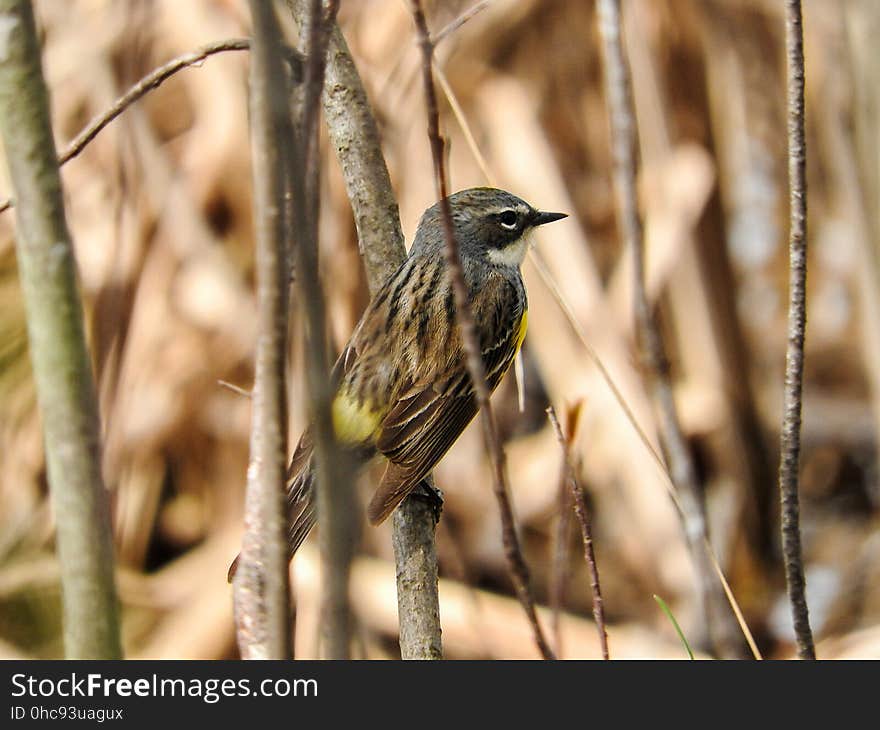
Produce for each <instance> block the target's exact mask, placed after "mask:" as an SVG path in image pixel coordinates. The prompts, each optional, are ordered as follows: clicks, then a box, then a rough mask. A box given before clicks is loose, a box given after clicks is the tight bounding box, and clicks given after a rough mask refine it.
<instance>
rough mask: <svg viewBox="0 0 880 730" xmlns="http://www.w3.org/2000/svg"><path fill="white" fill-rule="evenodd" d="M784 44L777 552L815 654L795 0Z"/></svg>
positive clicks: (788, 10)
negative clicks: (785, 290)
mask: <svg viewBox="0 0 880 730" xmlns="http://www.w3.org/2000/svg"><path fill="white" fill-rule="evenodd" d="M785 49H786V56H787V59H788V177H789V181H788V184H789V190H790V194H789V205H790V215H791V220H790V231H789V236H790V238H789V266H790V269H789V304H788V348H787V351H786V353H785V396H784V405H783V417H782V434H781V439H780V451H781V456H780V462H779V497H780V500H781V504H782V515H781V521H782V553H783V560H784V562H785V581H786V585H787V587H788V597H789V601H790V602H791V614H792V620H793V622H794V632H795V638H796V640H797V647H798V656H799V657H800V658H801V659H815V658H816V650H815V648H814V646H813V634H812V631H811V630H810V617H809V612H808V610H807V599H806V595H805V587H806V584H805V580H804V566H803V559H802V557H801V533H800V521H799V506H798V463H799V459H800V448H801V441H800V430H801V391H802V387H803V374H804V330H805V328H806V319H807V315H806V288H807V180H806V168H807V160H806V142H805V139H804V38H803V19H802V16H801V3H800V0H786V3H785Z"/></svg>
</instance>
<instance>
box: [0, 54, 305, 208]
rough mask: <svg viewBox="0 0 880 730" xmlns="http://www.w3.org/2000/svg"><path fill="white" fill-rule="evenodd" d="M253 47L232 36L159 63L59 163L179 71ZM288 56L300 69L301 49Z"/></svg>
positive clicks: (5, 203)
mask: <svg viewBox="0 0 880 730" xmlns="http://www.w3.org/2000/svg"><path fill="white" fill-rule="evenodd" d="M250 47H251V42H250V40H249V39H247V38H231V39H229V40H224V41H216V42H214V43H208V44H207V45H205V46H202V47H201V48H200V49H198V50H196V51H193V52H192V53H187V54H185V55H183V56H178V57H177V58H175V59H173V60H171V61H169V62H168V63H166V64H163V65H162V66H159V67H158V68H157V69H154V70H153V71H151V72H150V73H148V74H147V75H146V76H144V77H143V78H142V79H141V80H140V81H138V82H137V83H136V84H134V85H133V86H132V87H131V88H129V90H128V91H126V92H125V93H124V94H123V95H122V96H120V97H119V98H118V99H117V100H116V101H114V102H113V104H112V105H111V106H110V108H109V109H107V110H106V111H104V112H102V113H101V114H99V115H98V116H96V117H95V118H94V119H92V121H91V122H89V123H88V125H86V127H85V128H84V129H83V130H82V131H81V132H80V133H79V134H78V135H76V137H74V138H73V140H71V142H70V143H69V144H68V145H67V149H65V150H64V152H62V153H61V156H60V157H59V158H58V164H59V166H60V165H64V164H66V163H67V162H69V161H70V160H72V159H73V158H74V157H76V156H78V155H79V153H80V152H82V151H83V150H84V149H85V148H86V146H87V145H88V144H89V143H90V142H91V141H92V140H93V139H94V138H95V137H97V136H98V134H99V133H100V132H101V131H102V130H103V129H104V127H106V126H107V125H108V124H110V122H112V121H113V120H114V119H116V117H118V116H119V115H120V114H122V112H124V111H125V110H126V109H127V108H128V107H130V106H131V105H132V104H134V103H135V102H136V101H137V100H138V99H140V98H141V97H143V96H144V95H145V94H147V93H148V92H149V91H152V90H153V89H156V88H158V87H159V86H161V85H162V83H163V82H165V81H166V80H168V79H169V78H171V77H172V76H173V75H174V74H176V73H177V72H178V71H181V70H183V69H185V68H189V67H190V66H197V65H199V64H201V62H202V61H204V60H205V59H206V58H207V57H208V56H213V55H214V54H216V53H223V52H224V51H247V50H249V49H250ZM287 56H288V59H289V62H290V64H291V67H292V68H294V70H295V73H296V72H298V71H299V64H300V63H301V59H300V58H299V56H298V55H297V53H296V52H295V51H294V50H293V49H287ZM13 205H14V202H13V201H12V199H6V200H4V201H2V202H0V213H2V212H3V211H5V210H7V209H9V208H11V207H12V206H13Z"/></svg>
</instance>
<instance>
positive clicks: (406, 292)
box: [230, 188, 566, 577]
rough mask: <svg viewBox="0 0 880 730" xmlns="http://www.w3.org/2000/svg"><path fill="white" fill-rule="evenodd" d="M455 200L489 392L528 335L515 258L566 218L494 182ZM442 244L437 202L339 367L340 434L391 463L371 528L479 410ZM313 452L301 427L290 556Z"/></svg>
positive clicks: (311, 508) (303, 529) (302, 532)
mask: <svg viewBox="0 0 880 730" xmlns="http://www.w3.org/2000/svg"><path fill="white" fill-rule="evenodd" d="M449 205H450V208H451V210H452V222H453V227H454V232H455V238H456V241H457V242H458V245H459V251H460V257H461V264H462V270H463V273H464V280H465V283H466V285H467V288H468V292H469V296H470V306H471V312H472V314H473V320H474V324H475V325H476V330H477V334H478V337H479V342H480V348H481V350H482V355H483V364H484V366H485V370H486V381H487V385H488V386H489V390H490V392H491V391H493V390H494V389H495V387H496V386H497V385H498V383H499V381H500V380H501V377H502V376H503V375H504V373H505V372H507V369H508V368H509V367H510V365H511V363H512V362H513V360H514V358H515V357H516V354H517V352H518V351H519V348H520V346H521V345H522V342H523V338H524V337H525V335H526V326H527V322H528V316H527V311H528V300H527V298H526V289H525V285H524V283H523V279H522V275H521V273H520V265H521V264H522V262H523V259H524V258H525V255H526V252H527V250H528V235H529V233H530V232H531V230H532V229H533V228H534V227H535V226H540V225H543V224H544V223H550V222H552V221H556V220H559V219H560V218H565V217H566V214H565V213H544V212H541V211H539V210H536V209H535V208H533V207H532V206H530V205H529V204H528V203H526V202H525V201H523V200H520V199H519V198H517V197H516V196H515V195H512V194H511V193H508V192H505V191H504V190H497V189H495V188H471V189H468V190H462V191H461V192H458V193H455V194H454V195H451V196H450V197H449ZM444 246H445V235H444V228H443V219H442V213H441V207H440V203H435V204H434V205H432V206H431V207H430V208H428V210H427V211H425V213H424V215H423V216H422V219H421V221H420V222H419V226H418V229H417V230H416V237H415V241H414V242H413V245H412V248H411V250H410V253H409V256H408V258H407V259H406V261H405V262H404V263H403V264H402V265H401V266H400V268H399V269H398V270H397V271H396V272H395V273H394V275H393V276H391V277H390V278H389V279H388V281H386V282H385V284H384V285H383V286H382V287H381V288H380V289H379V291H378V292H377V293H376V295H375V297H374V298H373V300H372V301H371V302H370V304H369V305H368V306H367V309H366V311H365V312H364V314H363V316H362V317H361V320H360V322H359V323H358V325H357V328H356V329H355V331H354V334H353V335H352V337H351V340H350V341H349V343H348V345H347V346H346V348H345V349H344V350H343V352H342V354H341V355H340V357H339V359H338V360H337V362H336V365H335V366H334V369H333V376H332V377H333V382H334V387H335V390H336V394H335V396H334V400H333V404H332V415H333V425H334V428H335V431H336V435H337V438H338V439H339V441H340V443H341V444H342V445H343V446H344V447H346V448H348V449H351V450H352V452H353V453H355V454H356V455H357V457H358V459H359V461H362V462H365V461H367V460H368V459H370V458H372V457H374V456H376V455H382V456H383V457H384V458H385V459H386V461H387V468H386V470H385V474H384V476H383V477H382V481H381V483H380V484H379V487H378V489H377V490H376V492H375V494H374V495H373V498H372V499H371V500H370V503H369V505H368V507H367V516H368V517H369V520H370V522H371V523H373V524H378V523H380V522H382V521H383V520H384V519H385V518H386V517H388V515H389V514H390V513H391V512H392V511H393V510H394V508H395V507H396V506H397V505H398V504H400V502H401V501H402V500H403V499H404V497H406V496H407V495H408V494H409V493H410V492H411V491H412V490H413V489H414V488H415V487H416V486H417V485H418V484H419V482H420V481H421V480H422V479H423V478H424V477H425V476H426V475H427V474H428V473H429V472H430V471H431V469H433V467H434V465H435V464H436V463H437V462H438V461H439V460H440V459H441V458H442V456H443V455H444V454H445V453H446V451H447V450H448V449H449V448H450V447H451V446H452V444H453V443H454V442H455V440H456V439H457V438H458V437H459V436H460V435H461V432H462V431H463V430H464V428H465V426H467V425H468V423H470V421H471V419H472V418H473V417H474V416H475V415H476V413H477V402H476V397H475V395H474V389H473V386H472V384H471V378H470V374H469V372H468V369H467V365H466V360H465V354H464V351H463V347H462V340H461V335H460V332H459V328H458V325H457V322H456V310H455V297H454V294H453V289H452V282H451V281H450V278H449V276H448V275H447V265H446V258H445V252H444ZM312 448H313V443H312V436H311V431H310V429H306V431H305V432H304V433H303V435H302V437H301V438H300V441H299V444H298V445H297V448H296V451H295V452H294V454H293V458H292V459H291V463H290V469H289V471H288V504H289V508H290V512H289V517H290V526H289V546H290V554H291V555H293V553H295V552H296V550H297V549H298V548H299V546H300V545H301V544H302V542H303V540H305V538H306V536H307V535H308V534H309V531H310V530H311V529H312V527H313V526H314V524H315V517H316V516H315V505H314V498H313V488H314V480H315V470H314V462H313V459H312ZM234 569H235V564H233V566H232V568H231V569H230V577H231V575H232V572H233V571H234Z"/></svg>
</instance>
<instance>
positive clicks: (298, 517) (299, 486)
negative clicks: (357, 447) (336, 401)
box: [226, 436, 317, 583]
mask: <svg viewBox="0 0 880 730" xmlns="http://www.w3.org/2000/svg"><path fill="white" fill-rule="evenodd" d="M305 441H306V438H305V436H304V437H303V440H302V441H300V446H299V448H298V449H297V450H296V453H295V454H294V457H293V459H292V461H291V464H290V469H289V470H288V472H287V476H288V482H287V556H288V559H290V558H292V557H293V556H294V554H295V553H296V551H297V550H299V546H300V545H302V544H303V542H305V539H306V538H307V537H308V536H309V533H310V532H311V531H312V528H313V527H314V526H315V521H316V520H317V515H316V514H315V497H314V495H315V490H314V486H315V467H314V463H313V460H312V458H311V456H312V454H311V444H310V443H303V442H305ZM240 558H241V553H239V554H238V555H236V556H235V560H233V561H232V565H230V566H229V572H228V573H227V575H226V580H227V581H228V582H229V583H232V579H233V578H234V577H235V571H236V570H237V569H238V561H239V559H240Z"/></svg>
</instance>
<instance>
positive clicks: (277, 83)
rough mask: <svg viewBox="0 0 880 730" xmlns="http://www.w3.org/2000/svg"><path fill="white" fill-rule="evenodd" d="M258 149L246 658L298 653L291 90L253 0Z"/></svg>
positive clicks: (240, 599)
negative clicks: (290, 466) (291, 391)
mask: <svg viewBox="0 0 880 730" xmlns="http://www.w3.org/2000/svg"><path fill="white" fill-rule="evenodd" d="M250 8H251V15H252V18H253V26H254V40H253V53H252V54H251V71H250V117H251V149H252V158H253V180H254V207H255V215H254V219H255V225H256V230H255V234H256V278H257V353H256V365H255V374H254V389H253V393H252V410H251V413H252V416H251V437H250V463H249V464H248V484H247V493H246V497H245V534H244V538H243V541H242V552H241V556H242V557H241V563H240V567H239V569H238V571H237V572H236V575H235V580H234V584H235V614H236V625H237V635H238V644H239V649H240V651H241V655H242V657H244V658H246V659H287V658H290V656H291V634H290V586H289V578H288V567H287V566H288V550H287V509H286V499H285V490H284V486H285V475H286V465H287V390H286V387H285V386H286V383H285V370H284V357H285V353H286V349H287V347H286V345H287V337H286V333H287V302H288V293H287V290H288V287H287V281H288V272H287V266H286V261H287V256H286V250H285V249H286V246H285V242H286V241H285V231H284V194H285V186H286V182H287V181H286V173H287V172H288V170H289V165H288V164H287V159H288V155H289V152H288V151H287V150H286V149H285V147H286V146H287V145H291V144H293V138H292V135H290V130H291V124H290V109H289V106H288V102H287V100H288V98H289V91H288V85H287V83H286V80H285V77H284V69H283V68H282V66H281V56H280V53H279V49H280V47H281V35H280V32H279V29H278V25H277V19H276V17H275V13H274V11H273V9H272V6H271V4H269V3H265V2H262V0H251V2H250Z"/></svg>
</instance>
